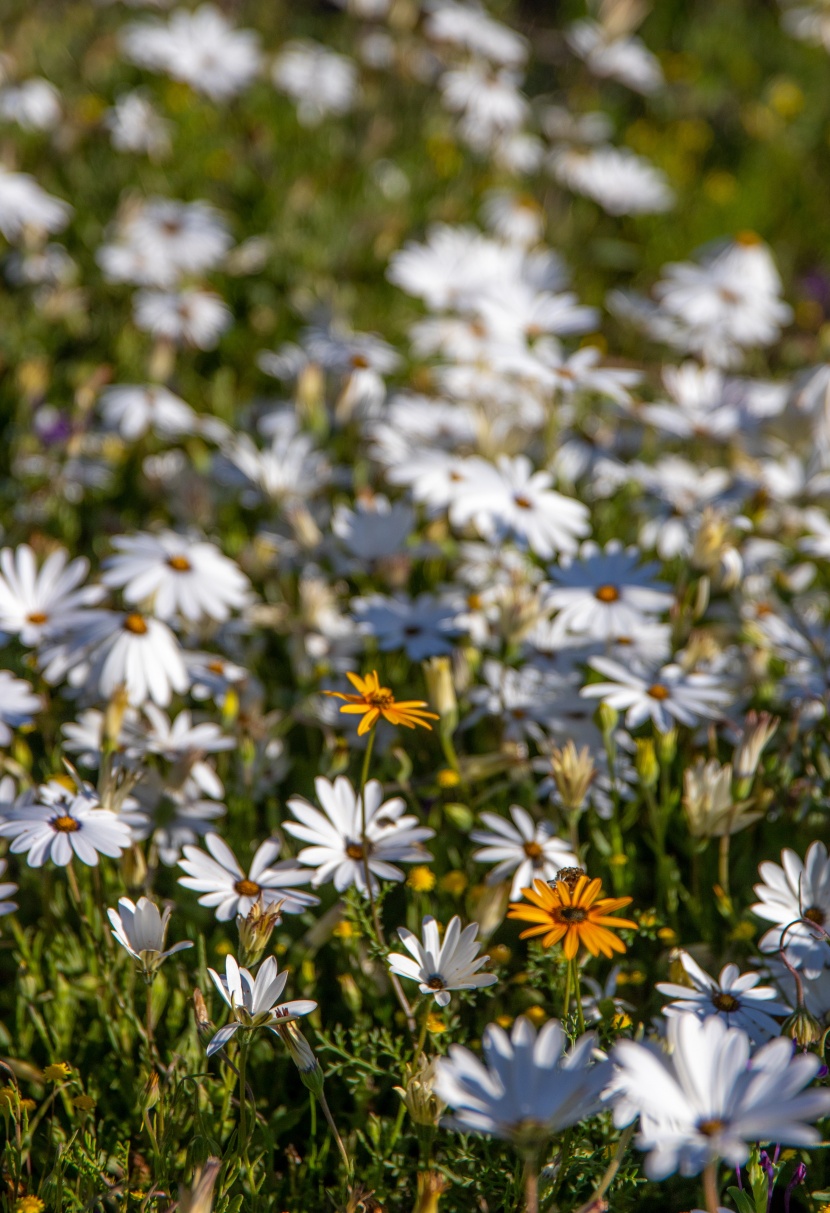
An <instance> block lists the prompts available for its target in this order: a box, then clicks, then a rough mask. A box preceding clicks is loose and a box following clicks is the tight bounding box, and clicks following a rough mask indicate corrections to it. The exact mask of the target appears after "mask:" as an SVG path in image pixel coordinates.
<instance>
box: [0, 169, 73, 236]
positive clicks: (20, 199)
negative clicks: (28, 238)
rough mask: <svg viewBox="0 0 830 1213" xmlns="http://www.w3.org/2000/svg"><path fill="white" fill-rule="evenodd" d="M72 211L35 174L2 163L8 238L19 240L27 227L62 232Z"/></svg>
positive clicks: (1, 202)
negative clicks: (31, 175)
mask: <svg viewBox="0 0 830 1213" xmlns="http://www.w3.org/2000/svg"><path fill="white" fill-rule="evenodd" d="M71 214H72V207H71V206H70V205H69V203H68V202H64V201H63V200H62V199H61V198H53V197H52V195H51V194H47V193H46V191H45V190H43V189H41V187H40V186H39V185H38V183H37V182H36V181H35V179H34V177H30V176H29V174H28V173H15V172H12V171H11V169H7V168H5V167H4V166H3V165H2V164H0V232H2V234H3V235H4V236H5V237H6V239H7V240H8V241H11V242H13V241H15V240H19V239H20V238H21V237H22V236H23V235H24V233H25V232H26V231H32V232H38V233H42V232H60V231H62V230H63V228H65V227H66V225H67V223H68V222H69V218H70V216H71Z"/></svg>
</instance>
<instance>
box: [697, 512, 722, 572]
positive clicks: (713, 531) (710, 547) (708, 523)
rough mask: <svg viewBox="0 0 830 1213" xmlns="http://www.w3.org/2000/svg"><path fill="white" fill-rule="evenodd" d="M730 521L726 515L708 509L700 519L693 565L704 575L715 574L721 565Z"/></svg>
mask: <svg viewBox="0 0 830 1213" xmlns="http://www.w3.org/2000/svg"><path fill="white" fill-rule="evenodd" d="M728 534H729V520H728V519H727V518H726V516H725V515H724V514H720V513H719V512H718V511H717V510H713V509H712V508H711V507H707V508H706V509H705V510H704V511H703V513H702V515H701V518H700V525H699V526H698V529H697V534H696V535H695V539H694V544H693V547H692V556H691V564H692V567H693V568H695V569H698V570H699V571H700V572H702V573H709V572H714V571H716V570H717V568H718V566H719V565H720V562H721V558H722V555H723V552H724V550H725V548H727V547H731V544H729V543H728V540H727V536H728Z"/></svg>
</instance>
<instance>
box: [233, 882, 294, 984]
mask: <svg viewBox="0 0 830 1213" xmlns="http://www.w3.org/2000/svg"><path fill="white" fill-rule="evenodd" d="M284 904H285V898H283V899H282V900H281V901H274V902H271V904H270V905H267V906H264V905H263V903H262V894H261V893H260V895H259V897H258V898H257V900H256V901H255V902H254V904H253V905H252V906H251V908H250V910H249V911H248V913H247V915H242V914H237V916H236V926H237V930H238V931H239V951H240V963H241V965H242V967H243V968H247V969H252V968H253V967H254V965H255V964H259V962H260V960H261V959H262V956H263V954H264V952H265V949H266V948H267V947H268V941H269V939H270V938H271V933H272V931H273V930H274V927H275V926H276V925H277V923H279V922H280V921H281V919H282V916H281V914H280V910H281V909H282V907H283V905H284Z"/></svg>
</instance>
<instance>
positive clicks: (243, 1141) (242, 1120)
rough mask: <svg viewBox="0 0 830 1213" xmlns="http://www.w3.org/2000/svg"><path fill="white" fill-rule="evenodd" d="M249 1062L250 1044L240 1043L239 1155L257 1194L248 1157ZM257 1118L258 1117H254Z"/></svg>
mask: <svg viewBox="0 0 830 1213" xmlns="http://www.w3.org/2000/svg"><path fill="white" fill-rule="evenodd" d="M247 1064H248V1045H247V1043H246V1044H243V1045H240V1048H239V1140H238V1142H237V1150H236V1152H237V1155H238V1156H239V1158H241V1159H242V1162H243V1163H244V1165H245V1170H246V1171H247V1172H248V1182H249V1184H250V1185H251V1195H252V1196H254V1195H256V1188H255V1186H254V1175H253V1170H252V1168H251V1161H250V1159H249V1157H248V1093H247V1089H246V1088H247V1083H246V1082H245V1069H246V1067H247ZM254 1119H256V1117H255V1118H254Z"/></svg>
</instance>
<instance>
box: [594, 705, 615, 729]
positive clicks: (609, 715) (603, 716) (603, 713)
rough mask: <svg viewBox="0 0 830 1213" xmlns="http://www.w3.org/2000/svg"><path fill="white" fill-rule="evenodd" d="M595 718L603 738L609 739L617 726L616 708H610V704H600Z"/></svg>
mask: <svg viewBox="0 0 830 1213" xmlns="http://www.w3.org/2000/svg"><path fill="white" fill-rule="evenodd" d="M597 716H598V718H599V727H600V730H601V732H602V735H603V737H610V735H611V734H612V733H613V732H614V730H615V729H616V727H617V725H618V724H619V721H620V714H619V712H618V711H617V709H616V708H612V707H611V705H610V704H607V703H601V704H600V705H599V707H598V709H597Z"/></svg>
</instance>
